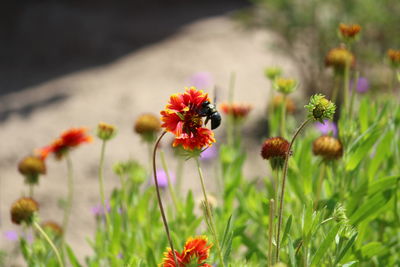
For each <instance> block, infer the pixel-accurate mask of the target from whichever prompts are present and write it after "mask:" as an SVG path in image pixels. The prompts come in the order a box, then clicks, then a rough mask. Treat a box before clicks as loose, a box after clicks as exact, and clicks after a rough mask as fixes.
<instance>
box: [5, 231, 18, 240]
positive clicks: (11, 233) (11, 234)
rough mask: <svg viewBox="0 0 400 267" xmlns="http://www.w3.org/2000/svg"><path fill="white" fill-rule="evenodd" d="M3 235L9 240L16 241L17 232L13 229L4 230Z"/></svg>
mask: <svg viewBox="0 0 400 267" xmlns="http://www.w3.org/2000/svg"><path fill="white" fill-rule="evenodd" d="M4 236H5V237H6V239H7V240H9V241H17V240H18V233H17V231H14V230H10V231H6V232H5V233H4Z"/></svg>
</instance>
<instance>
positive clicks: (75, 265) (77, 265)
mask: <svg viewBox="0 0 400 267" xmlns="http://www.w3.org/2000/svg"><path fill="white" fill-rule="evenodd" d="M66 250H67V255H68V259H69V262H70V263H71V265H72V266H73V267H81V266H82V265H81V264H80V263H79V261H78V259H77V258H76V256H75V254H74V252H73V251H72V249H71V247H70V246H69V245H67V246H66Z"/></svg>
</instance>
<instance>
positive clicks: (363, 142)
mask: <svg viewBox="0 0 400 267" xmlns="http://www.w3.org/2000/svg"><path fill="white" fill-rule="evenodd" d="M371 127H372V126H371ZM367 132H368V130H367ZM380 135H381V129H378V128H375V129H374V130H373V131H372V132H371V134H370V135H369V136H367V137H365V139H364V138H359V139H357V140H356V141H355V144H354V145H353V146H352V147H353V149H350V150H349V152H348V157H347V163H346V171H352V170H354V169H355V168H356V167H357V166H358V164H360V162H361V160H362V159H363V158H364V157H365V156H366V155H367V154H368V152H369V151H370V150H371V148H372V147H373V146H374V144H375V142H376V140H377V139H378V138H379V136H380Z"/></svg>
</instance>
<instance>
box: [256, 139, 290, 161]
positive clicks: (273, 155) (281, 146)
mask: <svg viewBox="0 0 400 267" xmlns="http://www.w3.org/2000/svg"><path fill="white" fill-rule="evenodd" d="M289 145H290V144H289V142H288V141H287V140H286V139H284V138H282V137H272V138H268V139H267V140H265V141H264V144H263V146H262V149H261V156H262V157H263V159H266V160H270V163H271V167H272V169H279V168H282V167H283V163H284V162H285V159H286V157H287V155H288V151H289Z"/></svg>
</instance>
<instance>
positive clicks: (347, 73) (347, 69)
mask: <svg viewBox="0 0 400 267" xmlns="http://www.w3.org/2000/svg"><path fill="white" fill-rule="evenodd" d="M349 82H350V63H347V64H346V67H345V69H344V76H343V90H344V92H343V97H344V99H343V102H344V110H345V111H346V112H347V111H348V108H349Z"/></svg>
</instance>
